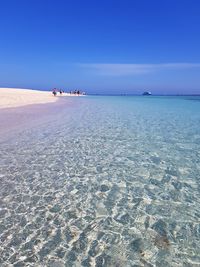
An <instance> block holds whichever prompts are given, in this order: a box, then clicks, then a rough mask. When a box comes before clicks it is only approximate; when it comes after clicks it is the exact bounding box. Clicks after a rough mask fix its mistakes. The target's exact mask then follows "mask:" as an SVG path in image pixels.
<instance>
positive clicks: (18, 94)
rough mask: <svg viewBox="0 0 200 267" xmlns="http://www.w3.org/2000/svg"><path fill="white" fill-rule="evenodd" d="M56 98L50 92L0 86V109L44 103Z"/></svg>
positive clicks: (53, 100)
mask: <svg viewBox="0 0 200 267" xmlns="http://www.w3.org/2000/svg"><path fill="white" fill-rule="evenodd" d="M56 100H57V98H56V97H54V96H53V95H52V94H51V92H49V91H48V92H46V91H38V90H30V89H19V88H0V109H1V108H15V107H22V106H27V105H33V104H46V103H51V102H55V101H56Z"/></svg>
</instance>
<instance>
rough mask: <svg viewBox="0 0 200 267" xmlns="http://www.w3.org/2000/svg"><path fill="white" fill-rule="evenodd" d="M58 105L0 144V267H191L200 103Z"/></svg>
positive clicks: (199, 182) (198, 201)
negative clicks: (33, 123)
mask: <svg viewBox="0 0 200 267" xmlns="http://www.w3.org/2000/svg"><path fill="white" fill-rule="evenodd" d="M60 103H61V105H60V108H58V107H56V108H55V111H53V112H52V109H53V105H52V107H49V106H48V108H49V109H51V116H50V117H48V119H47V118H46V116H45V115H44V116H43V118H42V119H40V123H39V124H38V125H37V124H35V125H34V127H33V126H30V127H26V128H23V127H21V129H20V131H19V129H18V131H17V132H16V133H15V132H13V133H10V135H9V137H7V138H6V136H4V138H1V139H0V266H2V267H10V266H14V267H22V266H30V267H32V266H34V267H40V266H41V267H44V266H50V267H68V266H69V267H71V266H75V267H78V266H87V267H89V266H96V267H101V266H108V267H121V266H125V267H142V266H144V267H149V266H158V267H160V266H161V267H162V266H164V267H168V266H170V267H178V266H180V267H190V266H195V267H197V266H200V97H192V96H190V97H189V96H187V97H184V96H182V97H154V96H150V97H148V96H147V97H139V96H138V97H136V96H134V97H126V96H124V97H120V96H116V97H114V96H110V97H108V96H107V97H103V96H86V97H71V98H69V97H66V98H65V97H63V98H62V99H61V101H60ZM24 114H25V115H24V116H26V114H27V113H26V112H25V113H24ZM27 116H28V115H27ZM38 116H40V114H39V115H38ZM41 116H42V114H41Z"/></svg>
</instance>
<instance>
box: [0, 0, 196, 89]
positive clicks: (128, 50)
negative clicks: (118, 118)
mask: <svg viewBox="0 0 200 267" xmlns="http://www.w3.org/2000/svg"><path fill="white" fill-rule="evenodd" d="M199 14H200V1H199V0H165V1H164V0H163V1H162V0H123V1H122V0H121V1H118V0H112V1H110V0H107V1H106V0H101V1H100V0H99V1H95V0H92V1H88V0H79V1H77V0H55V1H51V0H26V1H25V0H2V1H1V3H0V37H1V41H0V87H23V88H35V89H37V88H38V89H51V88H52V87H61V88H65V89H69V90H70V89H73V88H81V89H83V90H86V92H93V93H105V92H106V93H140V92H143V91H144V90H151V91H152V92H153V93H163V94H167V93H169V94H173V93H174V94H176V93H200V15H199Z"/></svg>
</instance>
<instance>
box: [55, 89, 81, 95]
mask: <svg viewBox="0 0 200 267" xmlns="http://www.w3.org/2000/svg"><path fill="white" fill-rule="evenodd" d="M58 93H60V95H62V94H63V93H65V91H64V90H62V89H57V88H54V89H53V90H52V94H53V95H54V96H56V95H57V94H58ZM69 94H70V95H78V96H79V95H85V93H84V92H81V91H80V90H74V91H70V92H69Z"/></svg>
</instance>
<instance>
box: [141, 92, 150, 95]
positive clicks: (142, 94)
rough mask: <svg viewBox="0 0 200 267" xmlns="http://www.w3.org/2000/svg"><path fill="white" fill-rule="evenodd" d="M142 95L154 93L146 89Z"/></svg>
mask: <svg viewBox="0 0 200 267" xmlns="http://www.w3.org/2000/svg"><path fill="white" fill-rule="evenodd" d="M142 95H152V93H151V92H149V91H146V92H144V93H143V94H142Z"/></svg>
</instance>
